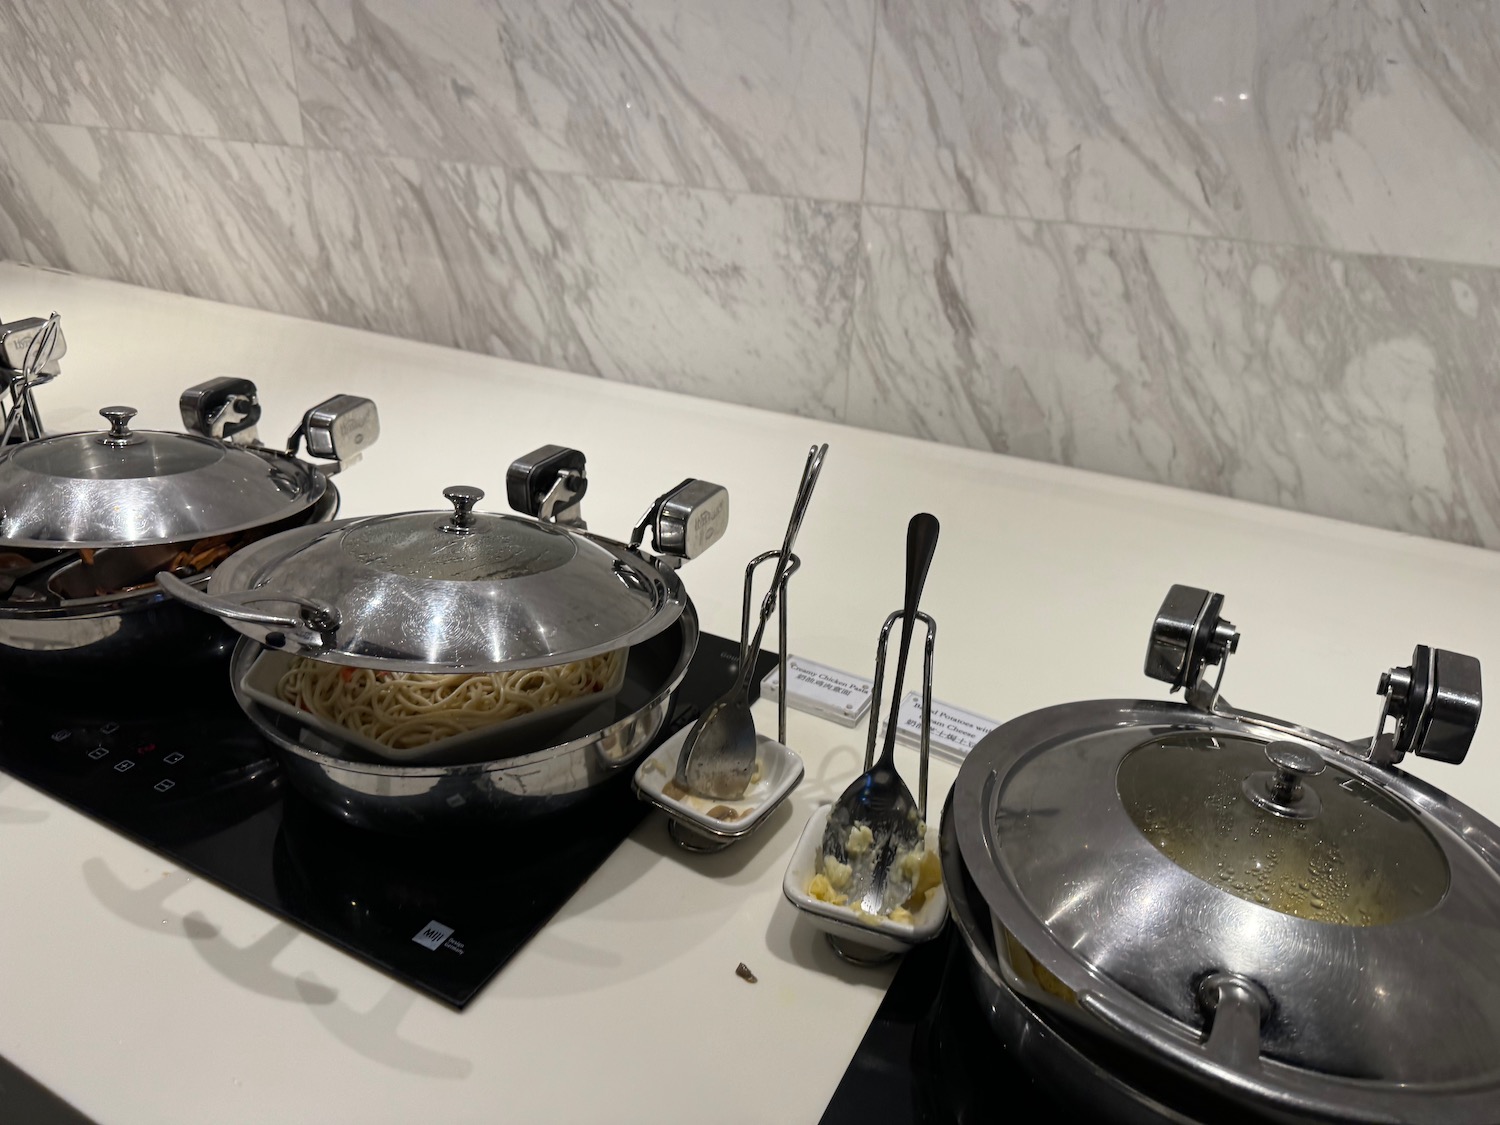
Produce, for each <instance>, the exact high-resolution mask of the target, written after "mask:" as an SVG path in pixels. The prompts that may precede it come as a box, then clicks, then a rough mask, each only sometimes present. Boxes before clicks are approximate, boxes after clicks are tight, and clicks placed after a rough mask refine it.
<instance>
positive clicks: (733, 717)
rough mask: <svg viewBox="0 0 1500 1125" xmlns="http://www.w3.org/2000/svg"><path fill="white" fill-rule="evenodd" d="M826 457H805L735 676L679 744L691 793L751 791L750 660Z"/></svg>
mask: <svg viewBox="0 0 1500 1125" xmlns="http://www.w3.org/2000/svg"><path fill="white" fill-rule="evenodd" d="M827 452H828V446H827V445H826V444H825V445H815V446H813V447H812V448H811V449H810V450H808V452H807V465H806V466H805V467H804V468H803V470H802V480H801V483H799V484H798V486H797V498H796V499H795V500H794V501H793V502H792V518H791V521H790V522H789V523H788V524H787V528H786V538H785V539H783V540H782V543H781V553H780V554H779V555H778V556H777V558H776V567H775V569H774V570H773V571H772V572H771V588H770V589H769V590H767V591H766V596H765V600H764V601H762V602H761V603H760V622H759V623H758V624H757V625H756V626H755V634H754V636H752V637H751V638H750V643H749V644H748V646H746V648H745V651H744V652H743V653H742V654H741V658H740V673H739V675H738V676H737V677H735V681H734V684H733V686H732V687H730V689H729V691H728V692H727V693H726V694H725V695H724V696H723V697H722V698H721V699H719V700H717V701H715V702H714V703H711V704H709V707H708V710H706V711H704V712H703V714H702V715H701V716H699V718H698V721H697V722H696V723H694V724H693V729H692V730H690V731H688V736H687V738H686V739H685V740H684V741H683V743H682V752H681V754H679V755H678V757H677V773H676V775H675V780H676V782H677V784H678V785H680V786H682V787H683V788H684V789H686V790H687V791H688V792H690V793H697V794H699V795H700V796H704V797H712V798H714V799H715V800H719V801H733V800H738V799H739V798H740V797H743V796H744V795H745V790H746V789H748V788H749V787H750V778H751V777H752V776H753V775H754V773H755V750H756V740H755V717H754V716H753V715H751V714H750V684H751V681H752V680H753V678H754V676H755V658H756V657H757V656H759V655H760V642H761V640H762V638H763V637H764V636H765V633H766V622H767V621H769V620H770V619H771V611H772V610H773V609H775V608H776V595H777V594H778V593H779V592H780V590H781V584H782V583H783V582H784V581H785V580H786V576H787V570H788V568H789V567H790V565H791V557H792V544H793V543H794V542H796V539H797V532H798V531H799V530H801V528H802V519H803V517H804V516H806V515H807V505H808V502H809V501H811V500H812V493H813V488H814V486H815V485H816V484H817V483H818V474H819V473H820V472H822V470H823V457H824V455H825V454H827Z"/></svg>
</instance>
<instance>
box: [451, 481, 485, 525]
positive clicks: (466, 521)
mask: <svg viewBox="0 0 1500 1125" xmlns="http://www.w3.org/2000/svg"><path fill="white" fill-rule="evenodd" d="M443 496H444V498H446V499H447V501H448V502H449V503H450V504H452V505H453V519H451V520H450V521H449V522H448V523H445V524H444V525H443V530H444V531H451V532H464V531H468V530H469V529H470V528H472V527H473V526H474V505H475V504H477V503H479V502H480V501H481V500H483V499H484V489H482V488H475V487H474V486H473V485H472V484H450V485H449V486H448V487H447V488H445V489H443Z"/></svg>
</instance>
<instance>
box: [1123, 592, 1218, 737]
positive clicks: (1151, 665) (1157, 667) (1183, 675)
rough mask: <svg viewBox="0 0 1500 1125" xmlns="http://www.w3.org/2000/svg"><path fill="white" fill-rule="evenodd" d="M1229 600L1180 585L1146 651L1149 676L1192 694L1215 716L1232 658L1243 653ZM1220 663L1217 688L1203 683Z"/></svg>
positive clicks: (1163, 610)
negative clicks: (1227, 609) (1227, 616)
mask: <svg viewBox="0 0 1500 1125" xmlns="http://www.w3.org/2000/svg"><path fill="white" fill-rule="evenodd" d="M1223 609H1224V595H1223V594H1215V593H1211V592H1210V591H1208V590H1200V589H1198V588H1197V587H1195V586H1182V585H1174V586H1173V587H1172V588H1171V589H1170V590H1168V591H1167V596H1166V599H1165V600H1164V601H1163V602H1162V603H1161V608H1160V609H1158V610H1157V611H1156V620H1155V621H1154V622H1152V625H1151V640H1150V643H1149V644H1148V645H1147V647H1146V665H1145V671H1146V675H1148V676H1150V677H1151V678H1152V679H1153V680H1161V681H1162V682H1163V683H1167V684H1170V685H1172V691H1174V692H1177V691H1183V692H1185V693H1186V697H1187V702H1188V704H1189V705H1190V706H1193V707H1197V708H1198V709H1199V710H1202V711H1214V710H1216V709H1218V707H1219V704H1220V702H1221V700H1220V698H1219V689H1220V687H1221V686H1222V685H1223V683H1224V671H1225V669H1226V668H1227V667H1228V665H1229V657H1230V656H1231V655H1232V654H1233V653H1234V652H1235V651H1236V650H1237V649H1238V648H1239V645H1240V635H1239V632H1238V631H1237V630H1236V629H1235V627H1234V625H1233V624H1232V623H1230V622H1228V621H1226V620H1224V618H1223V616H1222V614H1223ZM1215 664H1217V665H1218V666H1219V673H1218V675H1217V676H1216V677H1215V679H1214V682H1213V685H1212V686H1209V685H1207V684H1205V683H1204V682H1203V674H1204V672H1205V670H1206V669H1207V668H1208V667H1209V666H1211V665H1215Z"/></svg>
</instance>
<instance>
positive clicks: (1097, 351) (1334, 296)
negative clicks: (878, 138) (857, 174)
mask: <svg viewBox="0 0 1500 1125" xmlns="http://www.w3.org/2000/svg"><path fill="white" fill-rule="evenodd" d="M863 232H864V249H865V259H864V262H863V265H862V269H861V279H860V288H859V293H858V296H857V299H856V313H855V336H854V345H853V349H852V355H851V372H850V384H849V418H848V420H849V421H851V422H854V423H855V424H859V425H869V426H873V427H876V428H879V429H886V430H893V431H896V432H904V433H913V434H917V435H919V436H923V437H929V438H935V439H937V440H940V441H949V442H958V443H963V444H966V445H971V446H980V447H989V448H992V449H997V450H1001V451H1004V452H1009V453H1014V454H1018V455H1020V456H1023V457H1031V458H1038V459H1042V460H1049V461H1060V462H1063V463H1065V464H1072V465H1078V466H1081V467H1084V468H1090V469H1097V470H1102V471H1104V472H1109V473H1117V474H1120V475H1124V476H1130V477H1137V478H1142V479H1147V480H1155V481H1163V482H1166V483H1169V484H1175V485H1180V486H1183V487H1188V488H1197V489H1202V490H1205V491H1210V492H1217V493H1223V494H1226V495H1230V496H1237V497H1241V498H1244V499H1249V500H1256V501H1261V502H1265V503H1271V504H1278V505H1281V506H1283V507H1290V508H1297V509H1301V510H1304V511H1311V512H1317V513H1322V514H1326V515H1332V516H1336V517H1339V518H1343V519H1351V520H1355V521H1358V522H1363V523H1368V524H1374V525H1378V526H1383V527H1390V528H1396V529H1399V530H1403V531H1410V532H1415V533H1417V534H1423V535H1432V536H1437V537H1440V538H1445V539H1453V540H1458V541H1460V542H1465V543H1479V544H1484V545H1487V546H1491V547H1500V383H1497V381H1496V379H1495V377H1494V375H1493V368H1494V356H1495V355H1496V354H1497V352H1500V270H1493V269H1486V268H1480V267H1465V266H1448V265H1437V264H1433V263H1424V262H1411V261H1402V260H1396V259H1381V258H1371V257H1360V256H1349V255H1338V254H1330V253H1326V252H1321V251H1310V250H1305V249H1300V248H1291V247H1272V246H1258V245H1252V244H1247V243H1241V242H1231V241H1225V240H1217V239H1202V238H1192V237H1183V236H1178V235H1160V234H1143V233H1138V232H1130V231H1120V230H1102V229H1096V228H1082V227H1077V226H1073V225H1070V224H1047V223H1033V222H1024V221H1013V220H1008V219H998V218H990V217H983V216H967V215H959V216H954V215H942V214H934V213H924V212H915V211H901V210H889V209H884V208H867V209H866V210H865V212H864V215H863Z"/></svg>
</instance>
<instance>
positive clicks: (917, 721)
mask: <svg viewBox="0 0 1500 1125" xmlns="http://www.w3.org/2000/svg"><path fill="white" fill-rule="evenodd" d="M999 725H1000V724H999V723H997V722H996V721H995V720H994V719H987V718H985V717H984V716H983V715H976V714H974V713H973V712H972V711H964V710H962V709H961V708H958V707H954V706H952V705H951V704H947V703H940V702H939V701H938V700H936V699H934V700H933V701H932V742H931V744H932V749H933V750H934V751H935V752H940V753H942V754H943V755H944V756H946V757H949V758H953V759H957V760H962V759H963V758H964V757H965V756H966V755H967V754H968V753H969V751H970V750H972V749H974V745H975V744H976V743H977V742H978V741H979V740H980V739H981V738H983V737H984V736H985V735H987V734H989V733H990V731H992V730H994V729H995V728H996V727H997V726H999ZM896 738H897V740H898V741H900V742H901V743H902V744H903V745H906V746H918V747H919V746H921V745H922V693H921V692H919V691H909V692H907V693H906V695H905V696H904V697H903V698H902V700H901V711H900V713H899V714H898V715H897V718H896Z"/></svg>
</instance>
